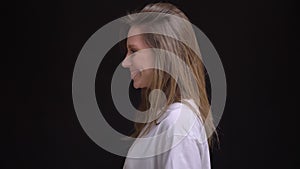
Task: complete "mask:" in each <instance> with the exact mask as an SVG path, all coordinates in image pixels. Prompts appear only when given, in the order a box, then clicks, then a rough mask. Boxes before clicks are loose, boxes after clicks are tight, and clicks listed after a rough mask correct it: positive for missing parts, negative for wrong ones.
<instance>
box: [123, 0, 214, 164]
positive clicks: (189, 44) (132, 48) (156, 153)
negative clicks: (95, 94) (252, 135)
mask: <svg viewBox="0 0 300 169" xmlns="http://www.w3.org/2000/svg"><path fill="white" fill-rule="evenodd" d="M157 13H159V14H158V15H157ZM135 14H144V15H143V16H139V15H129V17H128V18H129V19H128V20H127V21H126V22H127V23H128V24H129V25H130V29H129V31H128V38H127V42H126V45H127V50H128V52H127V55H126V57H125V59H124V60H123V62H122V66H123V67H125V68H128V69H129V70H130V72H131V78H132V80H133V86H134V87H135V88H141V89H142V97H141V98H142V100H141V104H140V107H139V110H140V111H143V113H144V115H145V117H146V118H144V119H143V120H141V119H140V120H137V121H138V122H136V123H135V132H134V133H133V134H132V137H135V138H137V139H140V141H139V140H136V141H135V142H134V143H133V145H132V147H131V148H130V150H129V152H128V156H127V158H126V160H125V163H124V167H123V168H124V169H148V168H149V169H154V168H155V169H160V168H161V169H167V168H178V169H196V168H197V169H209V168H210V157H209V145H210V144H211V139H212V138H211V137H210V136H211V135H212V133H214V131H215V127H214V125H213V122H212V116H211V111H210V105H209V101H208V98H207V93H206V87H205V73H204V66H203V64H202V62H201V55H200V50H199V46H198V43H197V40H196V37H195V33H194V31H193V29H192V26H191V24H190V22H188V18H187V17H186V15H185V14H184V13H183V12H182V11H180V10H179V9H178V8H177V7H175V6H174V5H172V4H169V3H155V4H149V5H147V6H145V7H144V8H143V9H142V10H141V11H139V12H137V13H135ZM160 14H161V15H160ZM145 32H146V33H145ZM155 32H157V33H155Z"/></svg>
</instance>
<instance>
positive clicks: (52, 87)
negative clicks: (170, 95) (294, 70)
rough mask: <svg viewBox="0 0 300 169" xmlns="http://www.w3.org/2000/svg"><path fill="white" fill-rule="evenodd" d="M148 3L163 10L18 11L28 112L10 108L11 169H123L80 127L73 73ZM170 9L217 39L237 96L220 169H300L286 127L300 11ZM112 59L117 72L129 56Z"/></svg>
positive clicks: (58, 5) (259, 5) (124, 125)
mask: <svg viewBox="0 0 300 169" xmlns="http://www.w3.org/2000/svg"><path fill="white" fill-rule="evenodd" d="M148 2H154V1H141V0H130V1H113V0H111V1H27V2H22V3H21V4H18V5H17V7H16V25H15V26H16V28H17V31H16V35H17V36H16V42H17V45H18V46H19V47H18V48H17V52H18V53H20V54H18V57H17V58H19V59H18V62H17V67H18V70H17V73H16V77H17V79H18V80H17V81H16V82H17V83H15V84H16V85H15V86H13V87H14V90H15V92H14V93H15V94H17V96H16V97H17V98H18V99H17V100H18V101H19V103H18V104H17V105H15V104H11V105H10V106H11V107H13V109H14V110H16V112H17V118H16V146H15V150H16V152H15V154H13V156H14V157H13V159H14V160H13V161H10V160H6V163H4V168H14V167H16V166H22V168H32V169H33V168H34V169H35V168H43V169H48V168H49V169H60V168H64V169H68V168H70V169H71V168H72V169H75V168H76V169H77V168H78V169H94V168H95V169H96V168H97V169H99V168H121V167H122V166H123V162H124V157H120V156H116V155H114V154H111V153H109V152H107V151H105V150H103V149H102V148H100V147H99V146H97V145H96V144H95V143H94V142H93V141H92V140H90V138H89V137H88V136H87V135H86V134H85V132H84V131H83V129H82V128H81V126H80V124H79V121H78V119H77V117H76V113H75V111H74V108H73V102H72V88H71V87H72V73H73V68H74V64H75V61H76V58H77V56H78V54H79V52H80V50H81V48H82V47H83V45H84V43H85V42H86V41H87V40H88V38H89V37H90V36H91V35H92V34H93V33H94V32H96V31H97V30H98V29H100V28H101V27H102V26H104V25H105V24H106V23H108V22H110V21H112V20H114V19H117V18H119V17H121V16H124V15H125V14H126V12H128V11H132V10H135V9H139V8H142V7H143V6H144V5H145V4H147V3H148ZM169 2H170V1H169ZM171 2H173V3H174V4H175V5H177V6H178V7H179V8H180V9H181V10H183V11H184V12H185V13H186V15H187V16H188V17H189V18H190V20H191V22H192V23H193V24H195V25H196V26H198V27H199V28H200V29H201V30H202V31H203V32H204V33H205V34H206V35H207V36H208V38H209V39H210V40H211V42H212V43H213V45H214V46H215V48H216V49H217V51H218V53H219V55H220V58H221V60H222V63H223V66H224V69H225V73H226V78H227V85H228V86H227V89H228V91H227V92H228V95H227V101H226V107H225V111H224V114H223V117H222V120H221V122H220V124H219V127H218V128H219V135H220V149H216V148H215V149H214V150H212V152H211V161H212V167H213V168H214V169H218V168H223V169H224V168H226V169H227V168H228V169H241V168H243V169H247V168H249V169H250V168H251V169H253V168H290V167H292V162H293V160H292V157H291V155H290V154H291V152H290V150H292V149H293V147H292V145H291V142H293V141H290V140H293V139H291V137H293V136H292V135H291V132H289V131H287V130H284V129H283V126H284V125H285V122H286V121H288V118H289V117H287V113H288V108H287V107H289V106H288V104H287V103H286V101H288V90H289V89H288V81H289V79H288V70H287V66H288V57H290V56H291V55H292V52H291V51H292V48H293V47H292V46H293V45H292V40H293V37H292V36H293V27H294V25H295V22H296V16H295V15H296V14H295V13H294V7H295V3H294V2H289V1H284V2H279V1H271V0H268V1H259V0H245V1H239V0H230V1H215V0H211V1H179V0H177V1H171ZM115 48H116V49H117V47H115ZM115 51H117V50H115ZM121 54H122V53H121ZM107 56H110V57H107V60H106V61H107V63H108V64H105V65H104V67H105V66H106V67H107V68H108V69H109V67H110V68H111V69H112V68H113V67H114V64H116V62H119V61H120V59H121V58H122V57H123V56H122V55H120V52H119V53H118V52H110V53H109V54H108V55H107ZM114 56H115V58H114ZM117 64H118V63H117ZM99 69H101V68H99ZM99 72H101V71H99ZM99 72H98V74H99V76H98V78H97V81H96V86H97V87H96V93H97V99H98V101H101V100H103V102H104V104H103V105H107V107H106V109H105V108H104V109H105V111H104V112H106V111H109V110H107V109H108V108H109V107H110V106H112V105H110V103H109V102H107V104H106V102H105V100H107V98H108V97H109V91H110V89H109V88H107V87H108V82H107V81H109V79H110V77H109V76H108V75H109V74H107V75H103V74H102V75H101V73H99ZM100 77H102V78H100ZM105 85H106V86H105ZM103 88H105V89H106V90H102V89H103ZM107 89H108V90H107ZM108 99H109V98H108ZM133 101H134V100H133ZM112 110H113V111H112V112H115V110H114V109H113V108H112ZM110 112H111V110H110ZM105 117H106V119H107V120H108V121H109V122H110V123H111V124H112V125H113V127H114V128H116V129H117V130H119V131H121V132H123V133H128V132H129V131H130V129H131V128H132V124H131V123H130V122H128V121H126V120H125V119H122V118H121V117H120V115H118V113H117V112H115V113H113V114H112V115H110V114H106V115H105ZM116 119H118V120H116ZM116 121H117V122H116ZM291 127H294V126H291ZM9 151H11V150H9ZM9 154H11V153H9Z"/></svg>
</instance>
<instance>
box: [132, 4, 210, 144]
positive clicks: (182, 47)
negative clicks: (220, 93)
mask: <svg viewBox="0 0 300 169" xmlns="http://www.w3.org/2000/svg"><path fill="white" fill-rule="evenodd" d="M142 12H159V13H164V14H170V15H175V16H177V17H180V18H183V19H184V20H185V21H189V19H188V18H187V16H186V15H185V14H184V13H183V12H182V11H181V10H179V9H178V8H177V7H176V6H174V5H172V4H170V3H155V4H149V5H147V6H145V7H144V8H143V9H142V10H140V11H138V12H137V13H142ZM129 18H130V19H129V20H127V22H128V24H129V25H130V26H144V27H147V24H148V27H155V26H156V25H155V24H151V23H153V21H154V20H155V21H156V23H160V24H159V25H158V26H159V27H160V31H163V32H166V34H172V36H173V37H178V38H177V39H188V42H187V43H188V46H189V47H188V46H187V45H186V44H185V43H183V42H181V41H179V40H176V39H174V38H172V37H168V36H164V35H161V34H153V33H146V34H142V36H143V37H144V38H143V39H144V40H145V42H146V44H147V45H148V46H150V47H151V48H157V49H163V50H166V51H169V52H172V53H173V54H174V55H176V56H177V57H179V58H180V59H181V60H182V61H183V62H184V63H185V65H187V66H188V67H189V69H190V70H191V72H192V73H191V74H190V73H187V72H188V71H186V69H185V68H184V67H183V66H182V65H180V64H179V63H178V62H177V61H176V59H175V61H172V63H170V60H168V59H163V58H159V59H156V61H155V65H156V66H158V67H161V68H162V70H170V71H173V72H175V74H176V77H172V76H170V75H169V74H168V73H166V72H164V71H161V70H157V69H155V70H153V78H152V81H151V84H150V87H149V88H143V89H142V96H141V103H140V106H139V110H140V111H147V112H152V113H153V112H157V111H159V110H160V114H159V116H161V115H162V114H163V113H164V112H165V110H166V109H167V108H168V106H169V105H170V104H172V103H175V102H183V103H184V104H187V105H188V106H189V107H191V108H192V106H190V105H189V104H188V102H185V101H184V100H183V99H193V100H194V101H195V103H196V105H197V107H198V108H199V110H200V111H196V110H195V111H194V112H195V113H196V114H197V116H198V117H199V118H200V119H202V120H203V122H205V123H204V127H205V130H206V133H207V134H208V133H209V135H210V136H212V134H211V133H215V134H216V131H215V126H214V124H213V118H212V115H211V111H210V104H209V101H208V97H207V92H206V84H205V73H204V65H203V63H202V61H201V59H200V57H201V55H200V49H199V46H198V43H197V40H196V36H195V33H194V31H193V29H192V26H191V24H186V23H187V22H185V23H182V22H178V21H177V20H176V21H175V20H172V18H170V17H167V16H166V17H163V19H161V18H160V21H157V18H156V17H151V16H149V17H146V18H143V19H137V18H134V17H129ZM188 23H190V22H188ZM198 55H199V56H200V57H199V56H198ZM192 79H194V81H193V80H192ZM178 82H180V85H182V86H181V87H180V86H179V85H178ZM153 89H160V90H162V91H163V92H164V93H165V96H166V98H162V96H161V95H154V97H149V94H150V93H151V91H152V90H153ZM180 89H184V91H180ZM163 99H165V102H163V101H162V100H163ZM150 103H151V104H150ZM162 103H163V104H162ZM192 109H193V108H192ZM149 116H151V114H149ZM147 124H149V125H147ZM153 125H158V124H157V118H155V120H154V121H150V122H148V123H146V122H145V123H138V122H135V124H134V128H135V131H134V133H133V134H132V135H131V136H132V137H140V136H142V135H143V134H145V133H147V132H148V131H149V130H150V128H151V127H152V126H153ZM142 130H143V131H144V132H142ZM208 142H209V144H210V145H211V144H212V137H208Z"/></svg>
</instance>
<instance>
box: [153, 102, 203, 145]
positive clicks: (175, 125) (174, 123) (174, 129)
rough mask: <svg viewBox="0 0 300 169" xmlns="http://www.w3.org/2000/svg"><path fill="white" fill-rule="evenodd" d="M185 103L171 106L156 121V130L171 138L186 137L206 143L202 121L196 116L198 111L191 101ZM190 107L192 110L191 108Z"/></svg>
mask: <svg viewBox="0 0 300 169" xmlns="http://www.w3.org/2000/svg"><path fill="white" fill-rule="evenodd" d="M185 101H187V103H189V105H187V104H185V103H182V102H181V103H180V102H176V103H173V104H171V105H170V106H169V107H168V109H167V110H166V112H164V114H163V115H162V116H161V117H160V118H159V119H158V120H157V122H158V123H159V125H158V130H159V133H161V132H166V131H167V132H168V135H169V136H171V137H174V136H179V137H186V136H187V137H188V138H193V139H197V140H199V141H201V142H202V141H206V134H205V129H204V126H203V124H202V120H201V119H199V116H197V114H196V113H197V112H195V111H199V109H198V108H197V106H196V104H195V103H194V101H193V100H191V99H190V100H185ZM190 106H192V107H193V108H191V107H190Z"/></svg>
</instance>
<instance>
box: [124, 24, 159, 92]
mask: <svg viewBox="0 0 300 169" xmlns="http://www.w3.org/2000/svg"><path fill="white" fill-rule="evenodd" d="M139 33H140V29H139V28H137V27H131V28H130V29H129V32H128V38H127V42H126V45H127V54H126V57H125V59H124V60H123V61H122V66H123V67H124V68H128V69H129V71H130V74H131V79H132V80H133V86H134V88H136V89H138V88H147V87H149V85H150V83H151V78H152V73H153V69H151V68H153V65H154V57H153V54H152V52H151V49H150V47H149V46H148V45H147V44H146V43H145V41H144V39H143V36H142V35H141V34H139ZM136 34H139V35H136Z"/></svg>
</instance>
